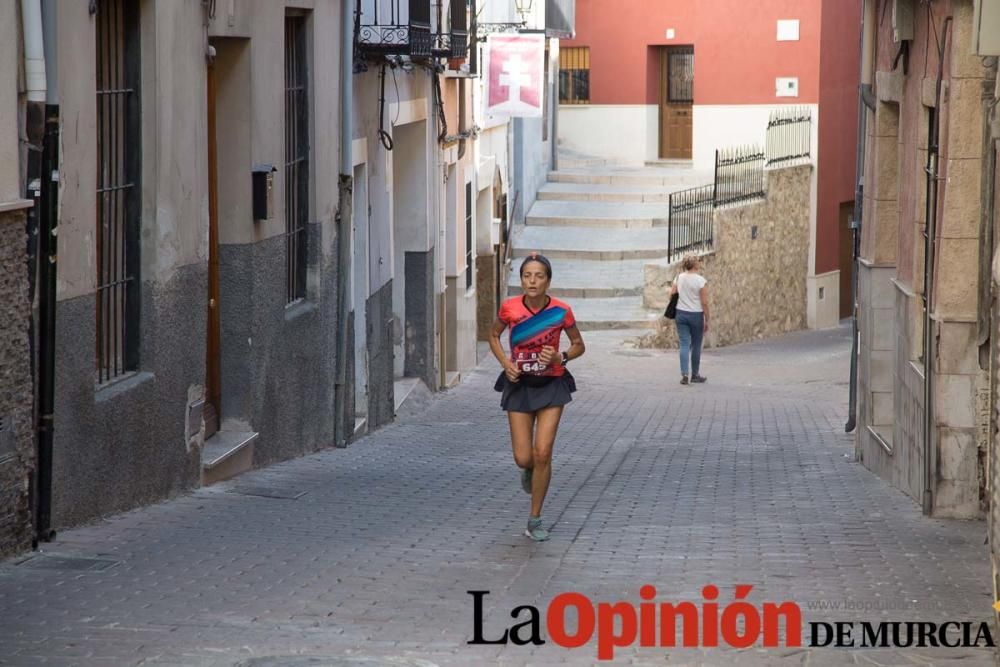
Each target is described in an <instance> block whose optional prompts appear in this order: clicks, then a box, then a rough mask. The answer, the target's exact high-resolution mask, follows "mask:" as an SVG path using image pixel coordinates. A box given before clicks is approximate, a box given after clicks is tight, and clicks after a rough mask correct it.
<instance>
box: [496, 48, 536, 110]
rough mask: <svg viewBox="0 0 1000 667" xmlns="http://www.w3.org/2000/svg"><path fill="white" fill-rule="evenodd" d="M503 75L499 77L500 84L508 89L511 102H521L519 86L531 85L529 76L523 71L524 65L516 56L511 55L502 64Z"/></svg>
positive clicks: (519, 57) (518, 56)
mask: <svg viewBox="0 0 1000 667" xmlns="http://www.w3.org/2000/svg"><path fill="white" fill-rule="evenodd" d="M503 71H504V73H503V74H501V75H500V84H501V85H504V86H508V87H509V88H510V97H509V98H508V99H509V100H510V101H511V102H520V101H521V86H529V85H531V75H529V74H528V73H527V72H526V71H525V63H524V61H522V60H521V56H520V55H518V54H516V53H515V54H511V55H510V57H508V58H507V59H506V60H505V61H504V63H503Z"/></svg>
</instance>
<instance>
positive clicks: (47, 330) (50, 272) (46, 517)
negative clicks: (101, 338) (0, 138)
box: [21, 0, 59, 546]
mask: <svg viewBox="0 0 1000 667" xmlns="http://www.w3.org/2000/svg"><path fill="white" fill-rule="evenodd" d="M45 9H46V11H45V19H46V21H45V22H44V23H43V20H42V2H41V0H22V1H21V21H22V29H23V39H24V71H25V79H26V85H27V91H26V93H27V102H28V103H27V123H26V131H27V136H28V148H29V150H28V160H27V163H28V164H27V174H26V175H27V178H26V183H27V184H28V190H29V193H28V194H29V196H32V197H33V198H34V200H35V206H34V207H33V209H32V210H31V211H30V212H29V225H30V227H31V228H32V229H33V230H34V234H33V237H34V239H35V240H36V241H37V246H36V248H35V251H34V253H33V256H34V258H35V261H34V266H33V267H31V269H32V285H33V288H34V295H33V297H32V320H31V329H32V331H31V340H32V343H33V348H34V349H33V354H32V362H34V361H35V360H36V359H37V364H34V363H33V373H32V375H33V378H34V380H35V400H34V403H35V405H34V412H35V414H34V418H35V429H36V433H35V446H36V451H35V472H34V475H33V476H32V487H33V488H32V514H33V521H34V536H33V540H32V541H33V544H34V545H36V546H37V544H38V543H39V542H47V541H49V540H50V539H52V537H53V536H54V532H53V531H52V528H51V525H52V442H53V432H52V425H53V405H54V403H55V400H54V398H55V391H54V390H55V303H56V265H55V258H56V238H55V226H56V224H57V215H58V184H57V181H56V180H55V177H54V174H55V173H56V171H57V170H58V166H59V156H58V152H57V151H58V147H59V107H58V105H57V103H58V100H57V98H56V90H55V85H54V78H55V68H54V67H53V68H52V69H51V77H52V79H53V85H51V86H50V85H49V81H48V77H47V73H48V70H47V69H46V67H45V62H46V55H47V54H48V55H49V57H50V58H51V60H52V62H53V64H54V62H55V53H56V40H55V11H56V7H55V3H54V2H47V3H46V8H45Z"/></svg>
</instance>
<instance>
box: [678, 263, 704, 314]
mask: <svg viewBox="0 0 1000 667" xmlns="http://www.w3.org/2000/svg"><path fill="white" fill-rule="evenodd" d="M706 284H708V281H707V280H705V276H703V275H701V274H699V273H690V272H688V271H685V272H683V273H681V274H680V275H679V276H677V294H678V295H679V296H678V297H677V310H686V311H687V312H689V313H700V312H702V307H701V288H702V287H704V286H705V285H706Z"/></svg>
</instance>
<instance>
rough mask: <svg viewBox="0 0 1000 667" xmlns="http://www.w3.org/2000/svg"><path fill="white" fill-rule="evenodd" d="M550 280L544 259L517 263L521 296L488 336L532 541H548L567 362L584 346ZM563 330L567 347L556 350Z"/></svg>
mask: <svg viewBox="0 0 1000 667" xmlns="http://www.w3.org/2000/svg"><path fill="white" fill-rule="evenodd" d="M551 281H552V265H551V264H550V263H549V260H547V259H546V258H545V257H543V256H542V255H539V254H538V253H532V254H531V255H530V256H529V257H528V258H527V259H525V260H524V262H523V263H522V264H521V290H522V292H523V294H522V296H516V297H513V298H510V299H507V300H506V301H504V302H503V305H501V306H500V312H499V313H498V314H497V320H496V321H495V322H494V323H493V331H492V332H491V335H490V349H491V350H493V356H495V357H496V358H497V361H499V362H500V365H501V366H503V369H504V370H503V372H502V373H501V374H500V377H498V378H497V382H496V385H495V386H494V389H496V390H497V391H501V392H503V396H502V398H501V400H500V405H501V407H503V409H504V410H506V411H507V418H508V420H509V421H510V441H511V446H512V447H513V450H514V462H515V463H517V465H518V467H519V468H521V488H523V489H524V492H525V493H530V494H531V514H530V515H529V516H528V527H527V528H526V529H525V531H524V533H525V535H527V536H528V537H530V538H531V539H533V540H535V541H536V542H541V541H543V540H547V539H549V531H548V530H547V529H546V528H545V527H544V526H543V525H542V504H543V503H544V502H545V494H546V492H548V490H549V480H550V479H551V477H552V445H553V443H555V440H556V431H557V430H558V429H559V419H560V418H561V417H562V411H563V406H564V405H566V404H567V403H569V402H570V401H572V400H573V397H572V396H571V395H570V394H571V393H572V392H574V391H576V382H575V381H574V380H573V376H572V375H571V374H570V372H569V371H567V370H566V363H567V362H569V361H570V360H571V359H576V358H577V357H579V356H580V355H582V354H583V353H584V350H585V348H584V345H583V338H582V337H581V336H580V331H579V329H577V328H576V320H575V319H574V317H573V311H572V310H570V307H569V306H568V305H566V303H564V302H562V301H560V300H559V299H556V298H553V297H551V296H549V295H548V294H546V292H548V289H549V285H550V283H551ZM507 327H510V350H511V353H510V356H509V357H508V356H506V355H505V354H504V351H503V346H502V345H501V344H500V335H501V334H502V333H503V330H504V329H506V328H507ZM564 330H565V331H566V335H567V336H568V337H569V341H570V346H569V349H568V350H566V351H564V352H560V351H559V341H560V337H561V335H562V332H563V331H564Z"/></svg>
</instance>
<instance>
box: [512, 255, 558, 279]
mask: <svg viewBox="0 0 1000 667" xmlns="http://www.w3.org/2000/svg"><path fill="white" fill-rule="evenodd" d="M528 262H538V263H539V264H541V265H542V266H544V267H545V275H546V276H548V279H549V280H552V264H551V263H550V262H549V260H548V259H547V258H546V257H545V255H542V254H541V253H537V252H533V253H531V254H530V255H528V256H527V257H525V258H524V261H523V262H521V269H520V271H518V275H522V276H523V275H524V267H525V266H527V265H528Z"/></svg>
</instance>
